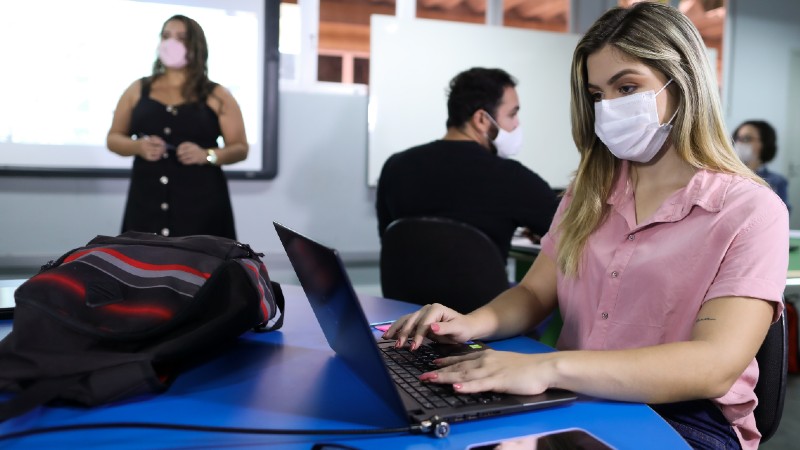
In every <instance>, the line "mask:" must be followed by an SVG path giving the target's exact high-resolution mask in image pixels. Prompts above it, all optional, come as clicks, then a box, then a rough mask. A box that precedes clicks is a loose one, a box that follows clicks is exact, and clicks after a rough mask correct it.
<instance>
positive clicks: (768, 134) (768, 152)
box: [733, 120, 792, 210]
mask: <svg viewBox="0 0 800 450" xmlns="http://www.w3.org/2000/svg"><path fill="white" fill-rule="evenodd" d="M777 140H778V139H777V136H776V133H775V129H774V128H772V125H770V124H768V123H767V122H764V121H763V120H748V121H746V122H743V123H742V124H741V125H739V126H738V127H737V128H736V130H735V131H734V132H733V142H734V147H735V148H736V153H737V154H738V155H739V158H741V159H742V162H744V163H745V164H747V167H749V168H751V169H753V171H754V172H755V173H756V175H758V176H760V177H761V178H763V179H764V180H765V181H766V182H767V183H769V185H770V186H771V187H772V190H773V191H775V193H776V194H778V196H779V197H780V198H781V200H783V203H786V207H787V208H789V210H791V209H792V208H791V206H790V205H789V182H788V181H787V180H786V178H785V177H784V176H783V175H781V174H779V173H777V172H772V171H771V170H769V169H767V166H766V165H765V164H766V163H768V162H770V161H772V160H773V159H774V158H775V155H776V154H777V153H778V142H777Z"/></svg>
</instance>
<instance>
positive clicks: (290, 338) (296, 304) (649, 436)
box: [0, 286, 688, 449]
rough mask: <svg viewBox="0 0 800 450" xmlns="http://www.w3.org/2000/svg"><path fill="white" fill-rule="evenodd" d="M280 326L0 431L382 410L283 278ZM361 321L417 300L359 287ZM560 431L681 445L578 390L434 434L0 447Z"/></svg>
mask: <svg viewBox="0 0 800 450" xmlns="http://www.w3.org/2000/svg"><path fill="white" fill-rule="evenodd" d="M284 293H285V296H286V320H285V324H284V327H283V329H282V330H281V331H278V332H273V333H263V334H257V333H247V334H245V335H244V336H243V337H242V338H241V339H240V342H238V343H237V345H236V346H234V347H233V348H232V349H231V350H229V351H228V352H227V353H226V354H224V355H223V356H221V357H219V358H216V359H214V360H213V361H211V362H209V363H207V364H204V365H202V366H199V367H197V368H194V369H192V370H190V371H188V372H185V373H183V374H181V375H180V376H179V377H178V379H177V380H176V381H175V383H174V384H173V385H172V387H171V388H170V389H169V390H168V391H167V392H165V393H162V394H158V395H152V396H144V397H137V398H134V399H130V400H127V401H124V402H118V403H114V404H109V405H105V406H101V407H95V408H90V409H87V408H79V407H47V408H39V409H38V410H36V411H33V412H31V413H28V414H26V415H24V416H22V417H18V418H15V419H11V420H8V421H6V422H4V423H1V424H0V435H2V434H6V433H9V432H14V431H21V430H27V429H31V428H38V427H49V426H63V425H74V424H89V423H97V422H164V423H177V424H186V425H211V426H229V427H245V428H273V429H274V428H282V429H294V430H302V429H326V430H327V429H359V430H361V429H363V430H370V429H375V428H380V427H385V426H387V424H389V423H391V421H392V419H391V417H390V416H389V415H388V414H387V412H386V409H385V407H384V405H383V403H382V401H381V400H380V399H379V398H378V397H376V396H375V395H374V394H373V393H372V391H371V390H370V389H369V387H368V386H367V385H365V384H363V383H362V382H361V381H360V379H358V378H357V377H356V376H355V375H354V374H353V373H352V372H351V371H350V370H349V368H348V367H347V366H346V365H345V364H344V363H343V362H342V361H340V360H339V359H337V358H335V357H334V354H333V352H332V350H331V349H330V348H329V347H328V345H327V343H326V341H325V339H324V337H323V335H322V331H321V330H320V328H319V325H318V324H317V322H316V320H315V319H314V317H313V313H312V312H311V308H310V307H309V305H308V302H307V300H306V298H305V295H304V294H303V291H302V290H301V289H300V288H299V287H296V286H284ZM361 300H362V304H363V306H364V309H365V311H366V313H367V317H368V318H369V319H370V320H371V321H383V320H391V319H394V318H396V317H398V316H399V315H402V314H405V313H407V312H410V311H413V310H415V309H416V308H417V307H416V306H414V305H409V304H406V303H402V302H397V301H393V300H385V299H380V298H375V297H371V296H361ZM491 346H492V347H493V348H495V349H498V350H514V351H523V352H528V353H535V352H542V351H549V350H550V349H549V347H546V346H544V345H543V344H539V343H538V342H536V341H533V340H530V339H528V338H524V337H519V338H514V339H508V340H504V341H497V342H493V343H491ZM565 428H583V429H585V430H587V431H589V432H590V433H593V434H595V435H597V436H599V437H600V438H602V439H604V440H605V441H607V442H608V443H609V444H611V445H613V446H614V447H616V448H619V449H641V448H648V449H679V448H688V446H687V445H686V444H685V443H684V442H683V440H681V438H680V437H679V436H678V434H677V433H676V432H675V431H674V430H673V429H672V428H671V427H670V426H669V425H668V424H667V423H666V422H664V421H663V420H662V419H661V418H660V417H659V416H658V415H657V414H656V413H655V412H653V410H651V409H650V408H649V407H647V406H646V405H642V404H634V403H623V402H613V401H605V400H598V399H593V398H580V399H579V400H578V401H576V402H574V403H571V404H569V405H566V406H558V407H553V408H548V409H542V410H538V411H533V412H528V413H520V414H514V415H510V416H503V417H495V418H486V419H481V420H477V421H472V422H462V423H456V424H453V425H452V430H451V433H450V435H449V436H448V437H446V438H443V439H436V438H434V437H431V436H428V435H408V434H393V435H377V436H359V435H345V436H335V435H323V436H310V435H247V434H229V433H203V432H194V431H192V432H187V431H171V430H151V429H108V430H83V431H73V432H60V433H51V434H44V435H36V436H29V437H25V438H21V439H16V440H9V441H6V440H0V447H2V448H4V449H29V448H108V447H113V448H115V449H119V448H137V449H139V448H159V449H163V448H200V447H202V448H222V447H225V448H233V447H236V448H253V447H261V446H275V447H279V448H287V449H295V448H297V449H301V448H302V449H309V448H311V445H312V444H313V443H315V442H337V443H342V444H347V445H350V446H353V447H355V448H361V449H368V448H400V447H402V448H407V449H452V448H462V449H463V448H466V447H467V446H468V445H471V444H476V443H481V442H488V441H494V440H497V439H503V438H512V437H519V436H525V435H529V434H535V433H541V432H545V431H552V430H558V429H565Z"/></svg>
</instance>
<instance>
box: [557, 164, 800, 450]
mask: <svg viewBox="0 0 800 450" xmlns="http://www.w3.org/2000/svg"><path fill="white" fill-rule="evenodd" d="M620 173H621V174H622V175H621V176H619V177H617V181H616V183H615V186H614V187H613V189H612V192H611V195H610V196H609V199H608V201H607V203H608V204H609V205H610V208H611V209H610V211H609V214H608V218H607V220H606V221H605V222H603V223H602V225H600V227H598V229H597V230H595V232H594V233H593V234H592V235H591V236H590V238H589V240H588V241H587V244H586V247H585V248H584V250H583V259H582V265H581V266H580V269H579V277H577V278H576V277H569V278H565V277H564V275H563V274H562V273H561V272H560V271H559V273H558V305H559V309H560V311H561V316H562V317H563V319H564V326H563V328H562V331H561V336H560V338H559V340H558V344H557V347H558V348H559V349H561V350H572V349H583V350H616V349H626V348H636V347H645V346H649V345H656V344H663V343H668V342H676V341H688V340H689V339H690V336H691V331H692V328H693V327H694V324H695V320H696V319H697V314H698V311H699V310H700V307H701V306H702V305H703V304H704V303H705V302H707V301H708V300H712V299H714V298H718V297H724V296H742V297H755V298H760V299H764V300H767V301H769V302H774V303H775V304H776V308H775V310H776V313H775V316H774V320H776V319H777V318H778V316H779V315H780V313H781V312H782V311H783V303H782V299H783V290H784V288H785V286H786V270H787V267H788V259H789V248H788V247H789V218H788V212H787V209H786V205H784V203H783V202H782V201H781V199H780V198H778V196H777V195H775V194H774V193H773V192H772V190H770V189H769V188H768V187H766V186H762V185H759V184H757V183H755V182H754V181H752V180H749V179H746V178H742V177H739V176H736V175H730V174H722V173H717V172H711V171H706V170H700V171H698V172H697V173H696V174H695V175H694V176H693V177H692V179H691V181H689V184H688V185H687V186H686V187H685V188H683V189H680V190H678V191H677V192H675V193H673V194H672V195H671V196H670V197H669V198H667V199H666V200H665V201H664V203H663V204H662V205H661V206H660V207H659V208H658V210H657V211H656V212H655V213H654V214H653V216H652V217H650V218H649V219H647V220H646V221H645V222H642V223H640V224H638V225H637V224H636V211H635V205H634V197H633V188H632V185H631V182H630V179H629V177H628V164H627V162H623V164H622V166H621V172H620ZM571 200H572V197H571V196H570V195H569V194H568V195H566V196H565V197H564V198H563V199H562V201H561V205H560V206H559V209H558V212H557V213H556V216H555V219H553V224H552V226H551V228H550V231H549V232H548V233H547V235H545V236H544V237H543V238H542V252H544V253H545V254H546V255H548V256H549V257H550V258H552V259H553V260H554V261H555V260H556V247H557V245H558V239H559V236H558V233H556V231H555V229H556V228H555V227H556V226H557V225H558V224H559V223H560V222H561V220H562V218H563V212H564V208H565V206H566V205H567V204H568V203H569V202H570V201H571ZM757 380H758V365H757V364H756V361H755V359H753V361H751V362H750V364H749V365H748V366H747V368H746V369H745V371H744V373H742V374H741V375H740V376H739V378H738V379H737V380H736V382H735V383H734V384H733V386H732V387H731V389H730V390H729V391H728V393H726V394H725V395H723V396H722V397H720V398H716V399H713V402H714V403H715V404H717V405H718V406H719V407H720V408H721V410H722V413H723V414H724V415H725V417H726V418H727V419H728V420H729V421H730V422H731V424H732V425H733V427H734V430H735V431H736V433H737V435H738V436H739V441H740V442H741V444H742V447H743V448H744V449H755V448H757V447H758V443H759V441H760V438H761V434H760V433H759V432H758V430H757V429H756V424H755V419H754V417H753V409H754V408H755V406H756V404H757V399H756V396H755V393H754V392H753V387H754V386H755V384H756V381H757Z"/></svg>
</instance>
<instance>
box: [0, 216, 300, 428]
mask: <svg viewBox="0 0 800 450" xmlns="http://www.w3.org/2000/svg"><path fill="white" fill-rule="evenodd" d="M260 256H263V255H261V254H257V253H255V252H253V250H251V249H250V247H249V246H248V245H246V244H242V243H239V242H236V241H233V240H230V239H227V238H221V237H215V236H187V237H162V236H158V235H155V234H148V233H137V232H126V233H123V234H121V235H119V236H117V237H108V236H98V237H96V238H94V239H93V240H91V241H90V242H89V243H88V244H87V245H86V246H84V247H81V248H77V249H75V250H72V251H69V252H67V253H66V254H64V255H63V256H62V257H60V258H59V259H58V260H56V261H51V262H49V263H48V264H46V265H44V266H43V267H42V269H41V271H40V272H39V273H38V274H36V275H34V276H33V277H31V278H30V279H29V280H27V281H26V282H25V283H23V284H22V285H21V286H20V287H19V288H18V289H17V290H16V291H15V293H14V299H15V302H16V307H15V312H14V322H13V328H12V331H11V333H10V334H9V335H8V336H6V337H5V338H4V339H3V340H2V341H0V391H4V392H11V393H12V394H11V395H10V399H6V400H5V401H3V400H0V421H2V420H5V419H8V418H10V417H14V416H18V415H20V414H23V413H24V412H27V411H29V410H31V409H33V408H35V407H37V406H38V405H41V404H45V403H48V402H51V401H55V400H59V401H68V402H72V403H77V404H82V405H87V406H92V405H98V404H102V403H107V402H111V401H115V400H118V399H122V398H126V397H130V396H133V395H137V394H143V393H153V392H160V391H163V390H165V389H167V388H168V387H169V385H170V384H171V383H172V381H173V380H174V379H175V377H176V376H177V375H178V374H179V373H180V372H181V371H182V370H185V369H186V368H188V367H190V366H191V365H194V364H198V363H201V362H203V361H204V360H206V359H207V358H209V357H211V356H210V355H213V354H214V353H215V350H216V351H218V350H220V349H223V348H225V347H226V346H228V345H230V344H232V343H233V342H235V340H236V338H237V337H238V336H240V335H241V334H242V333H244V332H247V331H248V330H254V331H270V330H276V329H278V328H280V327H281V325H282V324H283V307H284V304H283V295H282V293H281V290H280V286H279V285H278V284H277V283H273V282H270V279H269V276H268V273H267V270H266V267H265V266H264V264H263V262H262V261H261V259H260ZM6 397H9V396H8V395H6ZM2 398H4V397H0V399H2Z"/></svg>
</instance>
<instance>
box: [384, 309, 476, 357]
mask: <svg viewBox="0 0 800 450" xmlns="http://www.w3.org/2000/svg"><path fill="white" fill-rule="evenodd" d="M471 321H472V318H471V317H469V316H467V315H464V314H461V313H459V312H457V311H455V310H453V309H450V308H448V307H446V306H444V305H440V304H439V303H434V304H431V305H425V306H423V307H422V308H420V309H419V310H417V311H416V312H413V313H411V314H406V315H405V316H403V317H401V318H399V319H397V320H396V321H395V322H394V323H393V324H392V326H391V327H390V328H389V329H388V330H386V332H385V333H384V334H383V338H384V339H396V340H397V342H396V343H395V347H398V348H399V347H402V346H403V345H405V343H406V341H411V343H410V345H411V350H416V349H418V348H419V346H420V345H421V344H422V341H423V339H424V338H425V337H427V338H428V339H431V340H433V341H436V342H443V343H449V344H453V343H462V342H466V341H468V340H470V339H472V338H473V335H472V333H473V329H474V327H473V324H472V322H471Z"/></svg>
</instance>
